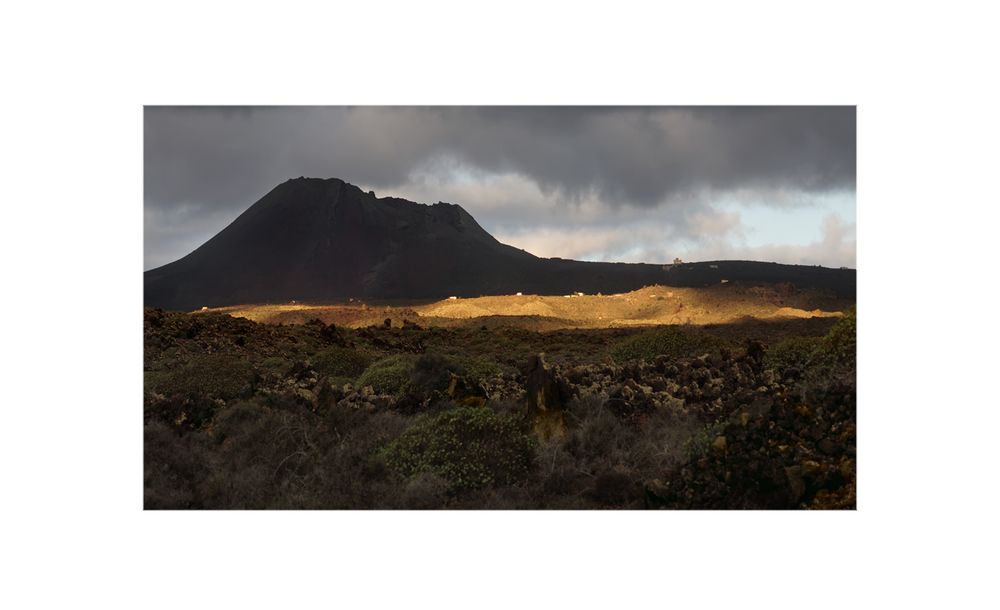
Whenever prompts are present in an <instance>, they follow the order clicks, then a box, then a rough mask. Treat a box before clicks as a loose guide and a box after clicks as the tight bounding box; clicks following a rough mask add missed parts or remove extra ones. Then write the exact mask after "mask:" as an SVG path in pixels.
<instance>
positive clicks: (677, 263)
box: [674, 258, 684, 265]
mask: <svg viewBox="0 0 1000 610" xmlns="http://www.w3.org/2000/svg"><path fill="white" fill-rule="evenodd" d="M683 262H684V261H682V260H681V259H679V258H675V259H674V264H675V265H680V264H681V263H683Z"/></svg>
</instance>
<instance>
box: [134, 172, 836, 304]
mask: <svg viewBox="0 0 1000 610" xmlns="http://www.w3.org/2000/svg"><path fill="white" fill-rule="evenodd" d="M854 273H855V272H854V270H835V269H827V268H822V267H807V266H802V265H778V264H777V263H757V262H749V261H709V262H705V263H684V264H681V265H659V264H649V263H606V262H582V261H574V260H568V259H559V258H548V259H547V258H539V257H537V256H535V255H533V254H530V253H528V252H526V251H524V250H521V249H518V248H516V247H514V246H510V245H507V244H503V243H501V242H499V241H498V240H496V238H494V237H493V236H492V235H491V234H490V233H489V232H487V231H486V230H485V229H483V228H482V227H481V226H480V225H479V223H478V222H477V221H476V220H475V218H474V217H473V216H472V215H471V214H469V213H468V212H467V211H466V210H465V209H464V208H463V207H462V206H460V205H458V204H452V203H444V202H438V203H436V204H433V205H427V204H420V203H415V202H412V201H408V200H405V199H400V198H397V197H382V198H379V197H376V196H375V193H374V192H373V191H369V192H367V193H366V192H364V191H362V189H360V188H359V187H357V186H355V185H353V184H350V183H348V182H346V181H344V180H341V179H339V178H305V177H300V178H294V179H290V180H287V181H285V182H283V183H281V184H279V185H277V186H276V187H275V188H273V189H272V190H271V191H269V192H268V193H267V194H265V195H264V196H263V197H262V198H261V199H259V200H258V201H257V202H256V203H254V204H253V205H251V206H250V207H249V208H247V210H245V211H244V212H243V213H242V214H240V216H239V217H237V218H236V219H235V220H234V221H233V222H232V223H230V224H229V225H228V226H227V227H225V228H224V229H223V230H222V231H220V232H219V233H217V234H216V235H215V236H213V237H212V238H211V239H209V240H208V241H206V242H205V243H204V244H202V245H201V246H199V247H198V248H196V249H195V250H194V251H192V252H191V253H189V254H188V255H186V256H184V257H182V258H180V259H178V260H176V261H174V262H171V263H168V264H166V265H163V266H161V267H157V268H155V269H151V270H149V271H146V272H145V273H144V302H145V304H146V305H147V306H152V307H161V308H164V309H180V310H192V309H197V308H200V307H203V306H207V307H220V306H226V305H234V304H246V303H278V302H287V301H290V300H298V301H301V302H339V301H346V300H348V299H351V298H363V299H396V300H401V299H434V298H446V297H448V296H480V295H501V294H513V293H515V292H525V293H534V294H547V295H553V294H566V293H571V292H576V291H582V292H587V293H596V292H604V293H609V292H625V291H629V290H635V289H638V288H641V287H642V286H646V285H651V284H664V285H673V286H698V285H710V284H718V283H719V282H721V281H722V280H724V279H726V280H730V281H753V282H770V283H778V282H789V283H793V284H795V285H797V286H801V287H804V288H825V289H830V290H833V291H834V292H835V293H836V294H837V295H838V296H850V297H853V296H854V281H855V275H854Z"/></svg>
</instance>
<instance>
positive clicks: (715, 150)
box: [144, 106, 856, 269]
mask: <svg viewBox="0 0 1000 610" xmlns="http://www.w3.org/2000/svg"><path fill="white" fill-rule="evenodd" d="M855 148H856V135H855V110H854V108H853V107H714V108H710V107H696V108H680V107H659V108H656V107H654V108H641V107H626V108H608V107H601V108H586V107H568V108H567V107H537V108H535V107H432V108H415V107H354V108H348V107H301V106H300V107H257V108H237V107H224V108H218V107H217V108H199V107H148V108H146V110H145V140H144V167H145V208H144V211H145V213H144V224H145V240H144V256H145V260H144V268H145V269H151V268H154V267H157V266H160V265H163V264H165V263H168V262H171V261H173V260H176V259H178V258H180V257H182V256H184V255H185V254H187V253H188V252H190V251H191V250H193V249H195V248H196V247H198V246H199V245H201V244H202V243H204V242H205V241H207V240H208V239H209V238H210V237H212V236H213V235H214V234H215V233H217V232H218V231H220V230H221V229H223V228H224V227H225V226H226V225H227V224H229V223H230V222H232V221H233V220H234V219H235V218H236V217H237V216H238V215H239V214H240V213H242V212H243V211H244V210H245V209H246V208H248V207H249V206H250V205H252V204H253V203H254V202H255V201H257V200H258V199H260V198H261V197H262V196H263V195H264V194H266V193H267V192H268V191H269V190H271V189H272V188H274V187H275V186H276V185H277V184H279V183H281V182H284V181H285V180H287V179H289V178H294V177H298V176H310V177H322V178H330V177H336V178H341V179H344V180H346V181H347V182H351V183H353V184H356V185H358V186H360V187H362V188H363V189H365V190H374V191H375V193H376V194H377V195H378V196H380V197H383V196H388V195H393V196H397V197H402V198H405V199H409V200H411V201H417V202H420V203H436V202H438V201H446V202H449V203H457V204H459V205H461V206H462V207H464V208H465V209H466V210H468V211H469V213H471V214H472V215H473V216H474V217H475V218H476V219H477V220H478V221H479V223H480V224H481V225H482V226H483V228H485V229H486V230H487V231H489V232H490V233H492V234H493V235H494V236H495V237H496V238H497V239H499V240H500V241H502V242H505V243H508V244H511V245H514V246H517V247H520V248H524V249H525V250H528V251H529V252H532V253H534V254H536V255H538V256H546V257H551V256H560V257H563V258H575V259H580V260H594V261H626V262H652V263H661V262H669V261H671V260H673V258H674V257H681V258H683V259H684V260H712V259H748V260H762V261H778V262H782V263H801V264H821V265H826V266H832V267H840V266H849V267H855V243H856V241H855V158H856V154H855Z"/></svg>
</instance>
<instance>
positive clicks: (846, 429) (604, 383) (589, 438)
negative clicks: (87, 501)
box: [144, 309, 856, 509]
mask: <svg viewBox="0 0 1000 610" xmlns="http://www.w3.org/2000/svg"><path fill="white" fill-rule="evenodd" d="M855 323H856V316H855V313H854V311H853V310H850V311H849V312H848V313H847V315H845V316H843V317H841V318H815V319H786V320H779V321H767V322H764V321H756V322H755V321H752V320H748V321H746V322H743V323H734V324H719V325H714V326H713V325H709V326H656V327H651V328H644V329H635V328H632V329H629V328H615V329H573V330H559V331H552V332H536V331H532V330H526V329H519V328H509V327H503V326H496V325H491V326H490V327H489V328H488V327H486V326H481V327H476V326H472V325H470V326H467V327H462V328H419V327H414V326H409V327H407V328H400V327H398V326H396V327H385V326H384V325H373V326H371V327H365V328H356V329H349V328H343V327H337V326H334V325H329V324H325V323H323V322H320V321H313V322H309V323H306V324H300V325H286V326H282V325H272V324H260V323H256V322H251V321H249V320H245V319H240V318H233V317H229V316H228V315H223V314H216V313H210V314H200V315H192V314H183V313H168V312H164V311H161V310H156V309H147V310H146V311H145V321H144V347H145V371H144V376H145V380H144V381H145V395H144V437H145V438H144V452H145V465H144V466H145V468H144V473H145V474H144V505H145V507H146V508H148V509H164V508H166V509H233V508H238V509H240V508H242V509H264V508H271V509H274V508H278V509H286V508H287V509H292V508H296V509H298V508H306V509H317V508H328V509H360V508H377V509H435V508H456V509H465V508H501V509H515V508H516V509H542V508H560V509H581V508H583V509H587V508H675V509H691V508H694V509H705V508H711V509H714V508H853V507H854V506H855V502H856V500H855V470H856V467H855V435H856V431H855V393H856V390H855V335H856V330H855ZM543 352H544V354H545V356H544V358H543V359H536V358H535V357H536V356H537V355H538V354H539V353H543ZM533 361H534V362H535V365H534V366H535V367H536V368H535V370H534V371H532V370H529V367H530V366H532V362H533ZM539 367H540V368H539ZM539 376H541V377H542V378H544V381H545V386H544V387H545V388H547V390H546V391H545V392H544V394H545V396H544V398H543V399H541V400H542V402H543V403H544V407H545V408H546V409H547V410H549V411H551V412H552V413H556V414H558V425H556V426H555V427H549V428H546V432H545V433H544V434H543V433H539V428H538V427H537V426H536V419H537V417H539V413H538V408H537V403H538V401H537V400H536V399H535V398H533V397H535V395H536V394H538V392H539V390H538V388H539V387H541V386H538V385H537V382H536V381H533V380H537V379H538V378H539ZM529 398H530V399H531V400H529ZM536 398H537V397H536ZM531 405H535V406H534V407H533V406H531ZM550 414H551V413H550Z"/></svg>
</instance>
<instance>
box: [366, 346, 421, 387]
mask: <svg viewBox="0 0 1000 610" xmlns="http://www.w3.org/2000/svg"><path fill="white" fill-rule="evenodd" d="M413 363H414V357H413V356H412V355H410V354H395V355H393V356H389V357H388V358H383V359H381V360H378V361H376V362H373V363H372V364H371V365H370V366H369V367H368V368H367V369H365V371H364V373H362V374H361V376H360V377H358V386H359V387H362V388H363V387H365V386H369V385H370V386H372V389H374V390H375V392H376V393H378V394H394V395H400V394H402V393H403V390H404V389H406V386H407V384H408V383H409V381H410V373H411V371H412V370H413Z"/></svg>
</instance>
